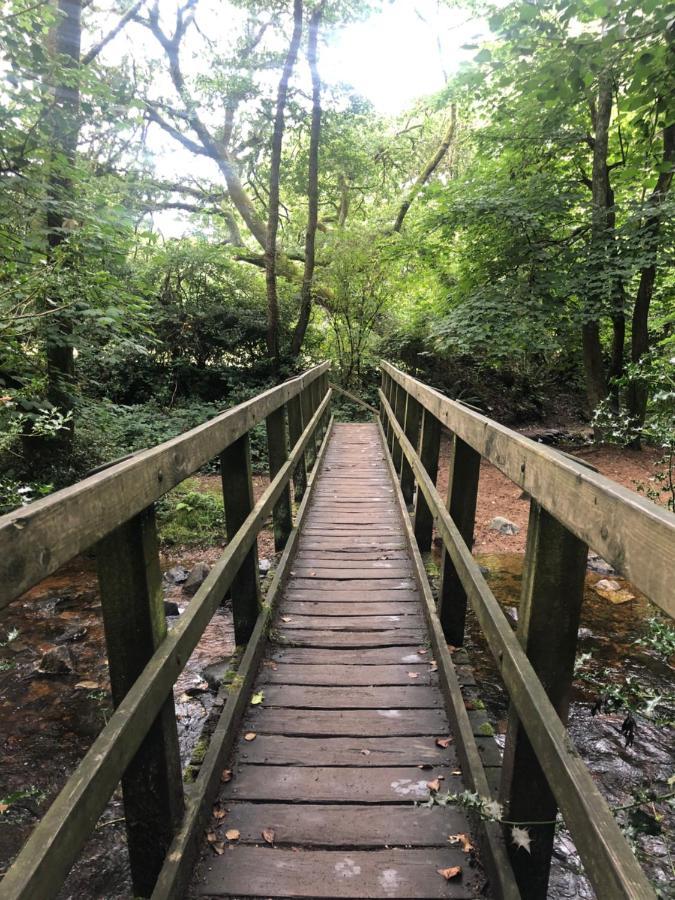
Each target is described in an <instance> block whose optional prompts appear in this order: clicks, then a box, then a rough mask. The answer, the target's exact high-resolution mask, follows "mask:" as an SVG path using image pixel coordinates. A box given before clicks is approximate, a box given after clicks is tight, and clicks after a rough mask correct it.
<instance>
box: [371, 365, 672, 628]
mask: <svg viewBox="0 0 675 900" xmlns="http://www.w3.org/2000/svg"><path fill="white" fill-rule="evenodd" d="M382 369H383V371H384V372H386V374H387V375H389V377H390V378H392V379H393V380H394V382H396V383H397V384H399V385H400V386H401V387H402V388H403V389H404V390H405V391H407V392H408V393H409V394H410V395H411V396H412V397H414V399H416V400H417V401H418V402H419V403H421V404H422V406H423V407H424V408H425V409H427V410H428V411H429V412H430V413H431V414H432V415H434V416H436V418H437V419H438V420H439V421H440V422H441V423H442V424H443V425H445V426H446V427H447V428H449V429H450V431H452V432H453V433H454V434H456V435H457V436H458V437H460V438H461V439H462V440H463V441H464V442H465V443H467V444H469V445H470V446H471V447H473V448H474V450H476V451H477V452H478V453H480V455H481V456H482V457H484V458H485V459H486V460H488V462H491V463H492V464H493V465H494V466H496V467H497V468H498V469H499V470H500V471H501V472H503V473H504V474H505V475H507V476H508V477H509V478H510V479H511V481H514V482H515V483H516V484H518V485H519V486H520V487H521V488H522V489H523V490H524V491H525V492H526V493H528V494H529V495H530V497H532V498H534V499H535V500H536V501H537V502H538V503H539V504H540V505H541V506H542V507H543V508H544V509H545V510H547V512H549V513H551V515H552V516H554V517H555V518H556V519H557V520H558V521H559V522H561V523H562V524H563V525H564V526H565V527H566V528H568V529H569V530H570V531H571V532H572V533H573V534H574V535H576V536H577V537H578V538H579V539H580V540H582V541H584V543H586V544H588V545H589V546H590V547H592V549H593V550H595V551H596V552H597V553H599V554H600V555H601V556H602V557H603V559H606V560H607V562H609V563H610V564H611V565H612V566H614V567H615V568H616V569H617V571H619V572H620V573H621V574H622V575H624V576H625V577H626V578H627V579H628V580H629V581H630V582H631V583H632V584H634V585H635V586H636V587H637V588H639V589H640V590H641V591H643V593H645V594H646V595H647V597H649V599H650V600H652V601H653V602H654V603H656V604H657V605H658V606H660V607H661V609H663V610H664V611H665V612H667V613H668V615H670V616H675V589H674V588H673V573H672V569H673V546H674V543H675V515H673V513H671V512H668V510H665V509H662V508H661V507H659V506H657V505H656V504H655V503H652V502H651V501H649V500H647V499H645V498H643V497H640V496H639V495H638V494H636V493H635V492H634V491H630V490H628V489H627V488H624V487H622V486H621V485H619V484H616V483H615V482H613V481H611V480H610V479H609V478H605V477H604V476H603V475H600V474H598V473H596V472H592V471H590V470H589V469H588V468H586V467H585V466H584V465H582V464H581V463H578V462H575V461H574V460H572V459H570V458H569V457H567V456H563V455H561V454H558V453H557V452H556V451H555V450H553V449H551V448H549V447H546V446H545V445H544V444H539V443H537V442H536V441H532V440H530V439H529V438H526V437H524V436H523V435H521V434H518V433H517V432H515V431H511V429H509V428H506V426H504V425H500V424H498V423H497V422H493V421H492V420H491V419H488V418H486V417H485V416H483V415H481V414H480V413H476V412H473V411H472V410H470V409H467V408H466V407H464V406H461V405H460V404H459V403H456V402H454V401H453V400H450V399H448V398H447V397H444V396H443V395H442V394H441V393H439V392H438V391H436V390H434V389H433V388H430V387H427V385H425V384H423V383H422V382H421V381H418V380H417V379H416V378H412V377H411V376H410V375H407V374H406V373H405V372H402V371H401V370H400V369H396V368H395V367H394V366H392V365H391V364H390V363H387V362H382Z"/></svg>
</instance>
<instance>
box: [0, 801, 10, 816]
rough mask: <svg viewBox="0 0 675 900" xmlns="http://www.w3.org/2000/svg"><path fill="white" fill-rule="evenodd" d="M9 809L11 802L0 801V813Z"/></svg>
mask: <svg viewBox="0 0 675 900" xmlns="http://www.w3.org/2000/svg"><path fill="white" fill-rule="evenodd" d="M8 809H9V803H0V815H2V813H4V812H7V810H8Z"/></svg>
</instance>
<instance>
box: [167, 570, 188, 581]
mask: <svg viewBox="0 0 675 900" xmlns="http://www.w3.org/2000/svg"><path fill="white" fill-rule="evenodd" d="M187 580H188V573H187V570H186V569H184V568H183V567H182V566H173V567H172V568H170V569H167V570H166V572H165V573H164V581H166V582H167V584H183V583H184V582H185V581H187Z"/></svg>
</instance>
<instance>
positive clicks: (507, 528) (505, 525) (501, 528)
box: [488, 516, 520, 534]
mask: <svg viewBox="0 0 675 900" xmlns="http://www.w3.org/2000/svg"><path fill="white" fill-rule="evenodd" d="M488 530H489V531H498V532H499V533H500V534H518V532H519V531H520V528H519V527H518V526H517V525H516V524H515V522H511V521H510V519H505V518H504V517H503V516H496V517H495V518H494V519H493V520H492V521H491V522H490V524H489V525H488Z"/></svg>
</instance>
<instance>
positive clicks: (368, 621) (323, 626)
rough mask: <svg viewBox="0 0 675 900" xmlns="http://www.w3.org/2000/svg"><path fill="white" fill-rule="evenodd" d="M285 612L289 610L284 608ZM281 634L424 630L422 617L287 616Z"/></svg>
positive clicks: (281, 626) (283, 618) (280, 627)
mask: <svg viewBox="0 0 675 900" xmlns="http://www.w3.org/2000/svg"><path fill="white" fill-rule="evenodd" d="M284 612H287V610H286V609H285V607H284ZM277 627H278V628H279V630H280V631H281V633H282V634H283V633H285V632H287V631H294V630H296V629H300V630H301V631H349V632H351V631H386V632H391V631H399V630H403V631H410V629H411V628H423V627H424V622H423V620H422V616H421V615H419V614H418V615H415V613H411V614H410V615H407V616H403V615H400V614H398V613H397V614H395V615H388V616H366V615H362V616H313V615H307V616H291V615H285V616H283V617H282V618H281V620H280V621H279V622H278V623H277Z"/></svg>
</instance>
